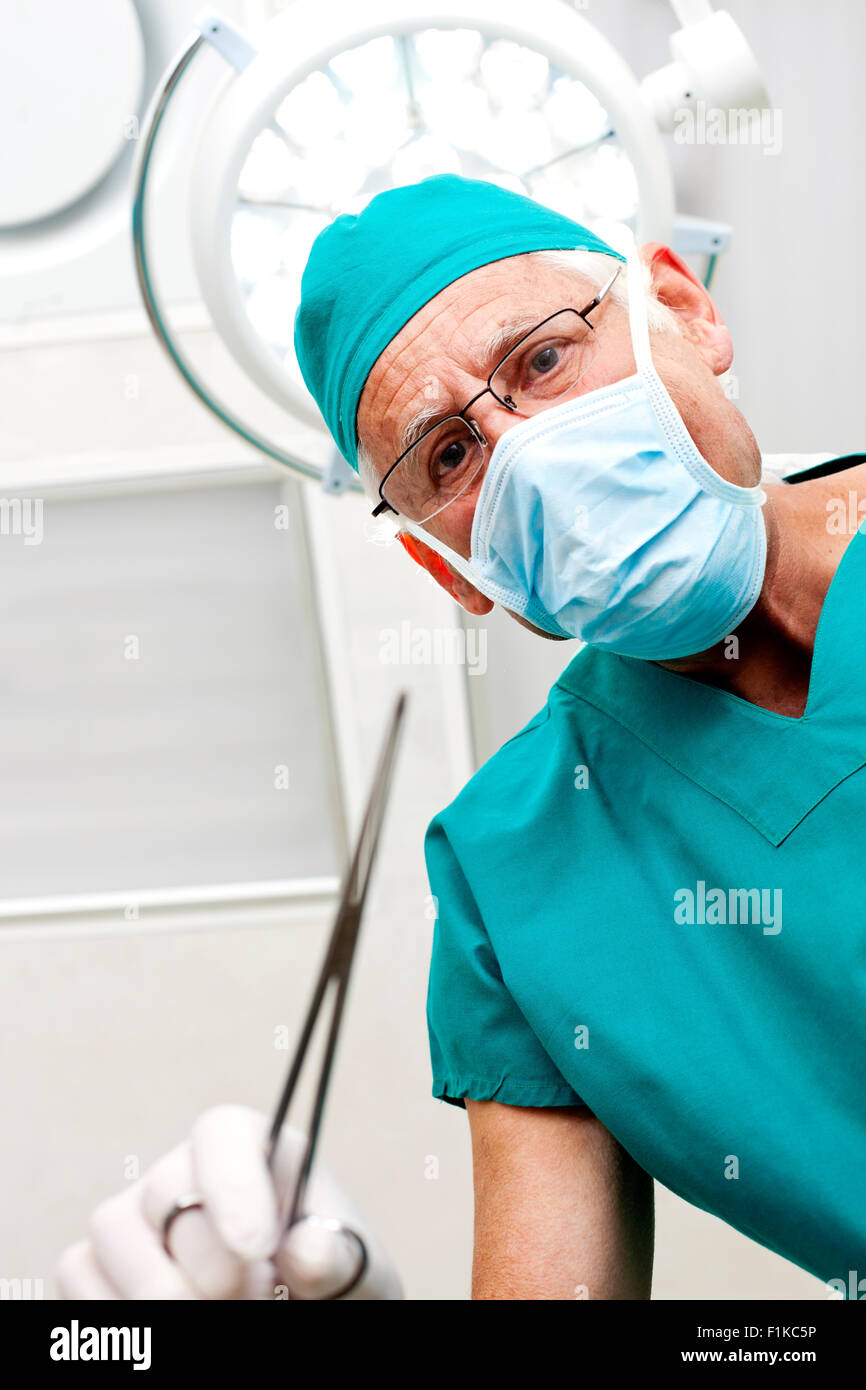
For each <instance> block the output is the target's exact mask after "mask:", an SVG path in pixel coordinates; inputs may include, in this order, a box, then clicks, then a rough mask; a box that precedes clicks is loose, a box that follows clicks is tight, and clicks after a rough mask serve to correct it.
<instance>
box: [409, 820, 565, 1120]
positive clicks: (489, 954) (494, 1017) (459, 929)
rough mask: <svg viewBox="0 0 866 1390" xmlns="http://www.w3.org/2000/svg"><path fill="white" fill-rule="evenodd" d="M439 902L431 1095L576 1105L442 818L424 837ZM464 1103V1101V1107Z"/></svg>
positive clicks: (456, 1100) (430, 1015) (430, 996)
mask: <svg viewBox="0 0 866 1390" xmlns="http://www.w3.org/2000/svg"><path fill="white" fill-rule="evenodd" d="M424 853H425V858H426V862H427V874H428V877H429V879H430V888H431V891H432V893H433V899H434V903H435V904H436V922H435V926H434V929H433V950H432V957H431V962H430V977H429V982H428V988H427V1029H428V1035H429V1041H430V1061H431V1064H432V1068H433V1095H434V1096H436V1097H438V1098H440V1099H441V1100H446V1101H449V1102H450V1103H451V1104H452V1105H460V1106H463V1105H464V1097H469V1098H470V1099H471V1100H498V1101H500V1102H502V1103H503V1104H504V1105H533V1106H535V1105H537V1106H553V1105H578V1106H582V1105H583V1103H584V1102H583V1101H582V1100H581V1099H580V1096H578V1095H577V1093H576V1092H575V1091H573V1090H572V1088H571V1086H569V1084H568V1082H567V1081H566V1080H565V1078H564V1077H563V1075H562V1073H561V1072H560V1071H559V1070H558V1069H557V1067H556V1066H555V1065H554V1063H553V1062H552V1060H551V1059H550V1057H549V1056H548V1054H547V1053H546V1052H545V1051H544V1048H543V1047H542V1046H541V1043H540V1042H539V1041H538V1038H537V1036H536V1034H535V1033H534V1032H533V1030H532V1028H531V1027H530V1026H529V1024H528V1023H527V1021H526V1019H525V1018H524V1016H523V1014H522V1013H521V1012H520V1009H519V1008H518V1007H517V1004H516V1003H515V1002H514V999H513V998H512V996H511V994H510V993H509V991H508V989H507V987H506V985H505V984H504V982H503V979H502V975H501V973H500V971H499V966H498V963H497V960H496V956H495V953H494V951H493V948H492V946H491V944H490V940H489V938H488V936H487V932H486V931H485V928H484V924H483V922H482V920H481V916H480V913H479V911H478V907H477V904H476V902H475V900H474V898H473V896H472V893H471V891H470V888H469V885H468V883H467V881H466V877H465V875H464V873H463V871H462V869H461V867H460V864H459V863H458V860H457V856H456V854H455V853H454V850H453V849H452V847H451V844H450V843H449V840H448V837H447V834H446V832H445V830H444V829H443V827H442V825H441V824H440V822H439V820H438V818H436V819H434V820H433V821H432V822H431V823H430V826H429V827H428V830H427V836H426V839H425V842H424ZM464 1108H465V1106H464Z"/></svg>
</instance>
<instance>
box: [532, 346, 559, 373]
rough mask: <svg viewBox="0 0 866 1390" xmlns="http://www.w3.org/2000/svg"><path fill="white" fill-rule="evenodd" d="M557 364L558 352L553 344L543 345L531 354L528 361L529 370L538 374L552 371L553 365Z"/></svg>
mask: <svg viewBox="0 0 866 1390" xmlns="http://www.w3.org/2000/svg"><path fill="white" fill-rule="evenodd" d="M558 364H559V352H558V351H557V349H556V348H555V347H553V346H549V347H543V348H541V349H540V350H539V351H538V352H536V353H534V354H533V357H532V361H531V362H530V364H529V366H530V370H531V371H533V372H537V373H538V374H539V376H541V375H543V374H544V373H545V372H552V371H553V369H554V367H556V366H558Z"/></svg>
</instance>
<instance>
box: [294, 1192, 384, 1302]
mask: <svg viewBox="0 0 866 1390" xmlns="http://www.w3.org/2000/svg"><path fill="white" fill-rule="evenodd" d="M302 1221H312V1222H313V1223H314V1224H315V1225H316V1226H324V1228H325V1230H326V1231H339V1232H340V1234H341V1235H344V1236H348V1237H349V1239H350V1240H352V1241H354V1243H355V1245H356V1247H357V1250H358V1267H357V1269H356V1270H355V1272H354V1274H353V1275H352V1277H351V1278H350V1279H347V1280H346V1282H345V1284H343V1285H342V1286H341V1287H340V1288H338V1289H335V1291H334V1292H333V1293H329V1294H326V1295H325V1297H324V1298H323V1299H321V1300H317V1302H322V1303H333V1302H334V1301H335V1300H336V1299H338V1298H345V1296H346V1294H347V1293H351V1292H352V1290H353V1289H354V1288H356V1287H357V1286H358V1284H360V1282H361V1280H362V1279H363V1277H364V1275H365V1274H366V1272H367V1268H368V1266H369V1263H370V1257H369V1255H368V1254H367V1246H366V1245H365V1243H364V1241H363V1240H362V1239H361V1237H360V1236H359V1235H358V1232H357V1231H355V1230H353V1229H352V1227H351V1226H347V1225H346V1223H345V1222H344V1221H340V1219H339V1218H338V1217H336V1216H316V1215H315V1213H313V1212H310V1213H309V1214H308V1215H306V1216H299V1217H298V1219H297V1221H296V1222H295V1223H294V1225H296V1226H298V1225H300V1223H301V1222H302ZM289 1229H290V1230H291V1229H292V1228H291V1227H289ZM295 1298H296V1295H295V1294H292V1299H293V1301H294V1300H295ZM298 1301H300V1302H308V1301H309V1300H306V1299H301V1300H298Z"/></svg>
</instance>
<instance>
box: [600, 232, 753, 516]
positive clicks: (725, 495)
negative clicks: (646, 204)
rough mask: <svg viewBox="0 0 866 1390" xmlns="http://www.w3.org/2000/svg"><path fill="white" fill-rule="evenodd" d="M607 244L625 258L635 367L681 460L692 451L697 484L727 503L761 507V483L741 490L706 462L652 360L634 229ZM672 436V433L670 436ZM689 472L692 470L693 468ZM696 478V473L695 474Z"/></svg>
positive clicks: (684, 459)
mask: <svg viewBox="0 0 866 1390" xmlns="http://www.w3.org/2000/svg"><path fill="white" fill-rule="evenodd" d="M607 239H608V241H609V242H610V244H611V245H612V246H613V247H614V249H615V250H617V251H621V252H622V253H623V254H624V255H625V258H626V276H627V284H628V319H629V328H630V330H631V345H632V351H633V353H634V360H635V368H636V370H637V372H638V373H639V374H640V375H641V376H642V377H643V379H644V382H645V384H646V385H647V386H648V388H649V390H650V396H651V398H653V399H654V401H655V405H656V410H657V413H659V414H660V418H661V416H664V417H665V418H666V420H667V424H668V428H669V431H673V432H674V433H675V434H676V435H679V437H680V439H681V442H682V445H683V450H684V452H681V454H680V457H681V460H682V462H683V463H684V464H685V466H686V467H689V463H688V458H687V455H688V452H689V451H691V452H693V453H694V454H695V455H696V456H697V458H698V459H700V462H701V467H702V470H706V473H705V475H704V477H703V479H701V478H697V479H696V481H698V482H699V483H700V485H701V486H702V487H703V488H704V489H705V490H706V491H708V492H711V493H712V494H713V495H714V496H716V497H720V498H722V499H724V500H728V501H731V502H735V503H737V505H739V506H762V505H763V504H764V502H766V500H767V494H766V493H765V492H764V491H763V489H762V487H761V485H760V483H758V484H756V485H755V486H754V487H740V486H739V485H738V484H737V483H731V482H728V481H727V479H725V478H722V477H720V476H719V474H717V473H716V472H715V470H714V469H713V468H712V467H711V465H710V464H709V463H707V461H706V459H704V458H703V457H702V455H701V454H699V453H698V450H697V448H696V446H695V444H694V441H693V440H692V438H691V436H690V435H689V433H688V430H687V429H686V427H685V424H684V423H683V421H682V418H681V416H680V414H679V411H678V410H677V408H676V406H675V405H674V403H673V401H672V400H671V397H670V393H669V392H668V389H667V387H666V386H665V384H664V382H663V381H662V379H661V377H660V376H659V374H658V372H657V371H656V369H655V366H654V364H653V359H652V348H651V346H650V331H649V319H648V317H647V307H646V291H645V289H644V272H643V262H642V261H641V259H640V255H639V253H638V246H637V240H636V238H635V235H634V232H633V231H632V229H631V227H629V226H627V225H626V223H620V224H618V225H617V227H616V230H615V235H608V238H607ZM669 437H670V434H669ZM690 471H692V470H691V469H690ZM693 476H694V474H693Z"/></svg>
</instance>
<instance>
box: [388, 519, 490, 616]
mask: <svg viewBox="0 0 866 1390" xmlns="http://www.w3.org/2000/svg"><path fill="white" fill-rule="evenodd" d="M397 539H398V541H399V542H400V544H401V545H402V547H403V549H404V550H405V551H406V554H407V555H411V557H412V559H413V560H414V561H415V563H416V565H420V566H421V568H422V569H425V570H426V571H427V573H428V574H430V575H432V576H433V578H434V579H435V580H436V583H437V584H439V585H440V586H441V587H442V588H443V589H444V590H445V592H446V593H448V594H450V595H451V597H452V598H453V599H454V600H455V601H456V602H457V603H459V604H461V605H462V606H463V607H464V608H465V609H466V611H467V613H475V614H476V615H477V616H478V617H481V616H483V614H485V613H489V612H490V610H491V609H492V608H493V600H492V599H489V598H486V597H485V595H484V594H481V593H479V591H478V590H477V589H476V588H475V586H474V585H473V584H470V583H469V581H468V580H466V579H464V578H463V575H462V574H453V573H452V572H451V570H450V569H449V567H448V565H447V564H446V562H445V561H444V560H443V559H442V556H441V555H439V554H438V553H437V551H435V550H433V548H432V547H431V546H429V545H425V544H424V542H423V541H419V540H418V539H417V538H416V537H415V536H412V535H410V534H409V532H408V531H398V532H397Z"/></svg>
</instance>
